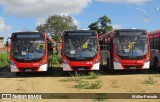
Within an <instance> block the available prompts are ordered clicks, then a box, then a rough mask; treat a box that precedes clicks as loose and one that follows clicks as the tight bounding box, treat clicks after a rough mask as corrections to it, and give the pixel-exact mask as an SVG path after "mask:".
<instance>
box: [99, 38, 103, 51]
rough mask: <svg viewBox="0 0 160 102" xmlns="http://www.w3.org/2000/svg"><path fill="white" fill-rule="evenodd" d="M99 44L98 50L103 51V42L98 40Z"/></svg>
mask: <svg viewBox="0 0 160 102" xmlns="http://www.w3.org/2000/svg"><path fill="white" fill-rule="evenodd" d="M99 43H100V50H103V40H100V41H99Z"/></svg>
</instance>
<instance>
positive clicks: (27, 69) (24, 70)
mask: <svg viewBox="0 0 160 102" xmlns="http://www.w3.org/2000/svg"><path fill="white" fill-rule="evenodd" d="M37 69H38V68H37V67H32V68H24V67H19V70H20V71H22V72H28V71H29V72H34V71H36V70H37Z"/></svg>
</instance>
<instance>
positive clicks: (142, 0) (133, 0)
mask: <svg viewBox="0 0 160 102" xmlns="http://www.w3.org/2000/svg"><path fill="white" fill-rule="evenodd" d="M95 1H99V2H106V3H128V4H136V5H139V4H143V3H145V2H148V1H151V0H95Z"/></svg>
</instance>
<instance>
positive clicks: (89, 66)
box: [62, 30, 100, 71]
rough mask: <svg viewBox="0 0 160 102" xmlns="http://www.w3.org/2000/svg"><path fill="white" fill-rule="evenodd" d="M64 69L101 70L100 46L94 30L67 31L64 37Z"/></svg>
mask: <svg viewBox="0 0 160 102" xmlns="http://www.w3.org/2000/svg"><path fill="white" fill-rule="evenodd" d="M62 59H63V61H62V62H63V71H87V70H88V71H89V70H99V65H100V48H99V42H98V34H97V32H96V31H94V30H76V31H65V32H64V33H63V37H62Z"/></svg>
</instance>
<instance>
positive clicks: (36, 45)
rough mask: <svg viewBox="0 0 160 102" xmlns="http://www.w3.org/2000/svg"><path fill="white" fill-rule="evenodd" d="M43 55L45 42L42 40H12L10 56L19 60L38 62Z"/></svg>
mask: <svg viewBox="0 0 160 102" xmlns="http://www.w3.org/2000/svg"><path fill="white" fill-rule="evenodd" d="M44 55H45V41H44V40H42V39H13V40H12V56H13V57H14V58H15V59H17V60H19V61H25V60H31V61H33V60H39V59H41V58H42V57H44Z"/></svg>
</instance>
